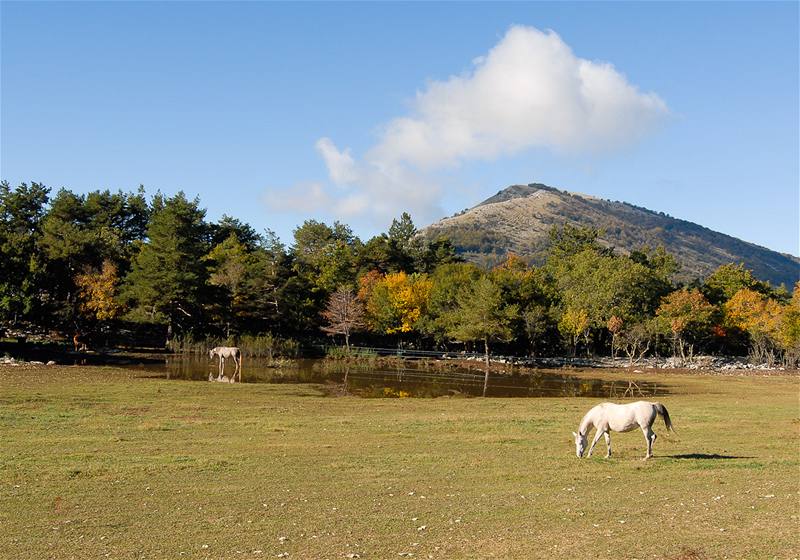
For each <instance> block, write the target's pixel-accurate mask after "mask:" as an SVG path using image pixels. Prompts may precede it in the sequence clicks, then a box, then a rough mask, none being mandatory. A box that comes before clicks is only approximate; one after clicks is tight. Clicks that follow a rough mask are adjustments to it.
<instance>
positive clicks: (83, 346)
mask: <svg viewBox="0 0 800 560" xmlns="http://www.w3.org/2000/svg"><path fill="white" fill-rule="evenodd" d="M72 344H73V345H74V346H75V351H76V352H86V351H87V350H89V346H88V344H89V337H88V336H87V335H86V334H84V333H82V332H80V331H78V332H76V333H75V334H74V335H73V337H72Z"/></svg>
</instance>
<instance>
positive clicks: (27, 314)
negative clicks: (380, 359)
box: [0, 182, 800, 366]
mask: <svg viewBox="0 0 800 560" xmlns="http://www.w3.org/2000/svg"><path fill="white" fill-rule="evenodd" d="M416 234H417V230H416V228H415V226H414V224H413V221H412V219H411V217H410V216H409V215H408V214H405V213H404V214H402V215H401V216H400V217H399V218H397V219H395V220H394V221H393V222H392V224H391V226H390V227H389V229H388V231H387V232H386V233H382V234H379V235H376V236H374V237H372V238H371V239H369V240H367V241H362V240H361V239H359V238H358V236H356V235H355V234H354V233H353V231H352V230H351V229H350V228H349V227H348V226H347V225H345V224H342V223H339V222H334V223H333V224H332V225H329V224H325V223H322V222H319V221H315V220H307V221H305V222H304V223H303V224H302V225H301V226H299V227H297V228H296V229H295V230H294V235H293V239H292V242H291V244H290V245H288V246H287V245H284V244H283V243H282V242H281V241H280V240H279V239H278V237H277V236H276V235H275V234H274V233H273V232H271V231H269V230H266V231H264V232H257V231H256V230H254V229H253V228H252V227H251V226H249V225H248V224H246V223H243V222H241V221H240V220H237V219H236V218H233V217H230V216H223V217H222V218H221V219H220V220H218V221H216V222H209V221H208V220H207V219H206V213H205V210H204V209H203V208H201V206H200V201H199V200H198V199H196V198H195V199H189V198H187V197H186V195H185V194H184V193H182V192H180V193H178V194H176V195H174V196H171V197H170V196H165V195H163V194H161V193H157V194H155V195H154V196H152V197H151V198H150V199H148V198H147V196H146V195H145V192H144V189H143V188H140V189H139V190H138V191H137V192H122V191H119V192H111V191H108V190H106V191H95V192H91V193H88V194H85V195H79V194H75V193H73V192H71V191H69V190H67V189H61V190H59V191H58V192H56V193H55V194H52V193H51V191H50V190H49V189H48V188H46V187H45V186H43V185H41V184H38V183H31V184H26V183H23V184H21V185H18V186H16V187H11V186H10V185H9V184H8V183H7V182H3V183H0V253H1V254H0V256H2V259H3V263H4V266H3V267H1V268H0V321H2V322H3V324H5V325H9V326H10V325H19V324H22V323H27V324H30V325H34V326H36V327H38V328H42V329H56V330H58V329H60V330H62V331H64V332H68V331H71V330H75V329H78V330H83V331H95V332H99V331H102V330H104V329H105V330H108V329H112V328H113V325H115V324H116V323H119V322H121V321H124V322H128V323H138V324H151V325H158V326H162V327H163V329H164V331H165V334H166V338H167V339H170V340H172V339H181V338H185V337H192V338H194V339H202V338H203V337H208V336H213V337H222V338H228V339H231V340H236V339H237V338H238V337H242V336H244V335H259V334H267V333H269V334H272V335H274V336H279V337H284V338H290V337H291V338H296V339H300V340H305V341H311V340H317V339H320V338H321V337H323V336H325V335H326V334H327V335H330V336H333V337H338V338H339V339H340V340H341V342H343V343H345V344H346V345H348V346H349V344H350V341H351V339H352V338H353V337H357V338H358V340H359V342H360V343H364V344H380V345H384V346H386V345H391V346H395V345H398V344H403V345H413V346H415V347H418V348H431V349H444V348H457V347H467V348H470V349H474V350H478V351H481V352H485V353H486V354H488V353H489V352H490V351H500V352H503V353H508V354H516V355H529V356H552V355H564V354H571V355H573V356H576V355H598V354H599V355H608V354H612V355H615V356H617V355H624V356H627V357H628V359H629V360H630V361H631V362H635V361H636V360H638V359H640V358H641V357H643V356H646V355H648V354H653V353H656V352H657V353H659V354H660V355H665V354H672V355H675V356H679V357H682V358H684V359H691V357H692V356H693V355H694V354H696V353H699V352H703V353H714V354H729V355H742V354H745V353H749V354H750V355H751V357H752V358H753V359H755V360H759V361H764V362H769V363H777V362H780V361H782V362H784V363H785V364H787V365H790V366H796V365H797V362H798V359H800V283H798V285H796V286H794V287H793V292H792V293H790V292H789V291H788V290H787V289H786V288H785V287H783V286H781V287H773V286H771V285H769V284H768V283H766V282H762V281H760V280H758V279H756V278H754V277H753V275H752V273H751V272H750V271H749V270H747V269H746V268H744V266H743V265H741V264H733V263H732V264H729V265H725V266H722V267H720V268H719V269H717V270H716V271H715V272H714V273H713V274H711V275H710V276H709V277H708V278H705V279H698V280H696V281H694V282H692V283H690V284H678V283H676V282H675V280H674V276H675V273H676V272H677V270H678V265H677V263H676V260H675V258H674V257H673V256H672V255H670V254H668V253H667V252H666V251H664V250H663V249H662V248H656V249H650V248H642V249H641V250H638V251H633V252H631V253H630V254H626V255H622V254H618V253H617V252H615V251H614V250H613V248H610V247H607V246H604V245H603V244H602V243H601V242H600V238H599V232H597V231H594V230H591V229H586V228H581V227H574V226H570V225H566V224H565V225H564V226H563V227H560V228H553V230H551V232H550V244H549V248H548V251H547V255H546V260H545V261H544V263H543V264H541V265H540V266H533V265H531V264H530V263H528V262H526V261H525V260H524V259H522V258H520V257H517V256H514V255H507V256H506V258H505V260H504V262H502V263H501V264H500V265H498V266H495V267H493V268H491V269H486V268H482V267H479V266H477V265H475V264H471V263H468V262H463V260H462V259H461V258H460V257H459V255H458V253H457V251H456V250H455V248H454V246H453V244H452V243H451V242H450V241H449V240H447V239H445V238H440V239H436V240H432V241H431V240H424V239H423V238H422V237H421V236H418V235H416Z"/></svg>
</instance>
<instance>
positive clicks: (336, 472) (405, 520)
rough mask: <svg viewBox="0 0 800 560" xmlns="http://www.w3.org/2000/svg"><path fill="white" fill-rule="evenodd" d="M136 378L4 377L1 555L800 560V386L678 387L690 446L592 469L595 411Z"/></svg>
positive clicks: (690, 380)
mask: <svg viewBox="0 0 800 560" xmlns="http://www.w3.org/2000/svg"><path fill="white" fill-rule="evenodd" d="M135 375H136V374H135V373H132V372H131V371H130V370H127V371H126V370H119V369H113V368H85V367H84V368H81V367H73V368H44V367H39V368H36V367H32V366H24V367H16V368H12V367H5V368H0V557H2V558H14V559H24V558H36V559H40V558H57V559H62V558H63V559H67V558H106V557H108V558H275V557H277V556H278V555H279V554H282V553H288V554H289V556H288V557H289V558H330V559H336V558H348V557H351V558H356V557H360V558H403V557H404V556H399V554H401V553H411V554H413V555H414V556H413V558H525V559H529V558H547V559H556V558H570V559H572V558H673V559H679V558H683V559H689V558H726V557H727V558H796V557H798V556H799V555H800V544H798V538H797V535H798V534H800V533H799V532H798V515H799V514H800V511H799V510H800V507H798V505H799V503H800V492H798V490H799V489H800V487H799V485H800V482H799V481H800V477H799V475H800V453H799V452H800V446H799V445H798V444H800V438H799V437H798V428H800V419H798V386H799V383H798V378H797V377H711V376H698V377H691V376H686V375H681V376H671V377H667V376H659V377H658V380H659V381H663V382H665V383H668V384H671V385H673V386H674V387H675V388H676V390H679V391H680V393H678V394H675V395H674V396H669V397H664V398H660V399H659V400H661V401H662V402H664V403H665V404H666V405H667V407H668V408H669V410H670V414H671V416H672V419H673V422H674V423H675V427H676V429H677V430H678V434H677V435H676V436H672V435H670V436H667V435H666V432H665V429H664V427H663V423H662V422H661V420H660V419H659V420H658V425H657V427H656V431H657V432H658V434H659V436H660V437H659V439H658V441H657V442H656V444H655V447H654V451H655V453H656V457H655V458H654V459H653V460H651V461H648V462H643V461H641V460H640V459H641V457H642V456H643V455H644V440H643V438H642V436H641V434H639V433H638V432H635V433H629V434H616V435H614V436H613V440H612V441H613V444H614V452H615V457H614V458H613V459H611V460H604V459H603V458H602V455H603V451H604V449H601V450H600V451H601V452H600V453H598V454H596V455H595V457H593V458H591V459H589V460H586V459H584V460H578V459H577V458H576V457H575V455H574V445H573V444H572V442H571V436H570V432H571V431H572V430H573V429H575V427H576V426H577V423H578V421H579V420H580V418H581V416H582V414H583V413H584V412H585V411H586V410H587V409H588V408H589V407H590V406H591V405H592V404H593V403H595V402H598V401H597V400H593V399H576V398H552V399H479V398H475V399H446V398H441V399H363V400H359V399H356V398H352V397H342V398H323V397H322V396H321V392H320V391H319V389H318V388H316V387H314V386H310V385H248V384H243V385H228V384H220V383H204V382H180V381H163V380H148V379H141V378H137V377H136V376H135ZM600 446H601V448H602V446H603V443H602V441H601V443H600ZM680 456H684V457H683V458H681V457H680ZM714 457H717V458H714ZM356 555H357V556H356Z"/></svg>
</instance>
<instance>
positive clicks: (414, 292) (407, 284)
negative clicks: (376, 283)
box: [384, 272, 433, 334]
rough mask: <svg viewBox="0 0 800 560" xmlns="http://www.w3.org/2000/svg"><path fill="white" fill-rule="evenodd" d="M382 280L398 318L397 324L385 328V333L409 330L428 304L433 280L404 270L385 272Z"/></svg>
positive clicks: (412, 328)
mask: <svg viewBox="0 0 800 560" xmlns="http://www.w3.org/2000/svg"><path fill="white" fill-rule="evenodd" d="M384 282H385V283H386V288H387V290H388V292H389V302H390V303H391V304H392V306H393V307H394V309H395V311H396V315H397V317H398V318H399V324H397V325H395V326H393V327H390V328H388V329H386V332H387V334H394V333H398V332H403V333H406V332H411V331H412V330H414V326H415V325H416V323H417V321H419V319H420V317H421V316H422V314H423V313H424V312H425V309H426V308H427V306H428V300H429V299H430V295H431V289H432V288H433V282H431V281H430V280H429V279H428V278H427V276H423V275H416V274H414V275H411V276H409V275H408V274H406V273H405V272H394V273H391V274H387V275H386V277H385V278H384Z"/></svg>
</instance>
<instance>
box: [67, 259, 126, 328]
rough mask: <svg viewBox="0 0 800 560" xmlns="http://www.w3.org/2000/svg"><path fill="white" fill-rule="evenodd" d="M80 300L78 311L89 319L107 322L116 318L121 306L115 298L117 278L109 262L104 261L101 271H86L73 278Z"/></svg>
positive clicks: (114, 268) (113, 267)
mask: <svg viewBox="0 0 800 560" xmlns="http://www.w3.org/2000/svg"><path fill="white" fill-rule="evenodd" d="M75 284H76V285H77V286H78V297H79V299H80V310H81V312H82V313H83V314H84V315H86V316H87V317H88V318H90V319H96V320H98V321H109V320H111V319H113V318H114V317H116V316H117V315H118V314H119V312H120V310H121V306H120V305H119V304H118V303H117V302H116V300H115V296H116V292H117V285H118V284H119V276H118V275H117V267H116V265H114V263H112V262H111V261H104V262H103V268H102V269H101V270H99V271H98V270H96V269H86V270H84V271H83V272H82V273H81V274H78V276H76V277H75Z"/></svg>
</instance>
